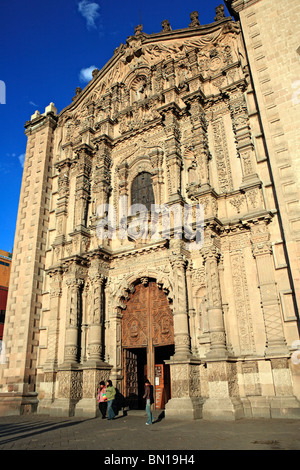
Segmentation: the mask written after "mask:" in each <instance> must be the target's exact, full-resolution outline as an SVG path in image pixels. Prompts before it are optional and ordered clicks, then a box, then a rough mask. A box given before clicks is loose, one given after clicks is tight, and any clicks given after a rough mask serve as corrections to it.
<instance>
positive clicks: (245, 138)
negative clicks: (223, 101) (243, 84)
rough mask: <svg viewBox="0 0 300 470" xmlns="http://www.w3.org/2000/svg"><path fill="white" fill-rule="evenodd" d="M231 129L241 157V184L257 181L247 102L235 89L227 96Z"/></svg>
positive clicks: (241, 92) (239, 91) (241, 93)
mask: <svg viewBox="0 0 300 470" xmlns="http://www.w3.org/2000/svg"><path fill="white" fill-rule="evenodd" d="M229 100H230V104H229V108H230V111H231V117H232V124H233V131H234V135H235V139H236V144H237V151H238V154H239V156H240V159H241V165H242V173H243V181H242V186H245V185H249V184H253V183H258V182H259V178H258V175H257V173H256V163H255V154H254V145H253V139H252V135H251V128H250V122H249V116H248V110H247V103H246V100H245V97H244V94H243V91H242V90H239V89H237V90H236V91H235V92H231V93H230V96H229Z"/></svg>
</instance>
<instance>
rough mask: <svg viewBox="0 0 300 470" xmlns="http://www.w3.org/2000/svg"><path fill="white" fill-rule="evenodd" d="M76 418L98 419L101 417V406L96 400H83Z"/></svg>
mask: <svg viewBox="0 0 300 470" xmlns="http://www.w3.org/2000/svg"><path fill="white" fill-rule="evenodd" d="M75 416H77V417H78V418H96V417H98V416H100V411H99V406H98V403H97V400H96V399H95V398H83V399H82V400H80V401H79V402H78V403H77V405H76V408H75Z"/></svg>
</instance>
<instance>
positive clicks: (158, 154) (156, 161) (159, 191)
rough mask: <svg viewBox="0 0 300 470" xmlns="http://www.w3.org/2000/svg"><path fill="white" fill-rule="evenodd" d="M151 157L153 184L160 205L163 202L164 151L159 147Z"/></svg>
mask: <svg viewBox="0 0 300 470" xmlns="http://www.w3.org/2000/svg"><path fill="white" fill-rule="evenodd" d="M149 157H150V160H151V165H152V167H153V169H154V175H153V177H152V184H153V192H154V199H155V204H158V205H160V204H162V202H163V166H162V165H163V151H162V150H159V149H155V150H152V152H151V153H150V154H149Z"/></svg>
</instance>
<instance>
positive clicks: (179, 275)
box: [171, 255, 191, 359]
mask: <svg viewBox="0 0 300 470" xmlns="http://www.w3.org/2000/svg"><path fill="white" fill-rule="evenodd" d="M171 265H172V268H173V278H174V292H175V293H176V297H175V298H174V310H173V312H174V336H175V356H174V359H187V358H188V357H190V356H191V350H190V333H189V323H188V312H187V308H188V307H187V290H186V275H185V269H186V261H185V260H184V259H183V257H182V256H181V255H175V256H174V258H173V259H172V260H171Z"/></svg>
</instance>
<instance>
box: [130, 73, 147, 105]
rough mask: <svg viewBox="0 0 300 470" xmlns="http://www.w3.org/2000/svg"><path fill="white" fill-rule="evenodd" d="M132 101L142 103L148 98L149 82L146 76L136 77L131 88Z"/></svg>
mask: <svg viewBox="0 0 300 470" xmlns="http://www.w3.org/2000/svg"><path fill="white" fill-rule="evenodd" d="M131 90H132V101H140V100H144V99H146V98H147V80H146V77H144V76H139V77H136V78H135V79H134V81H133V83H132V86H131Z"/></svg>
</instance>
